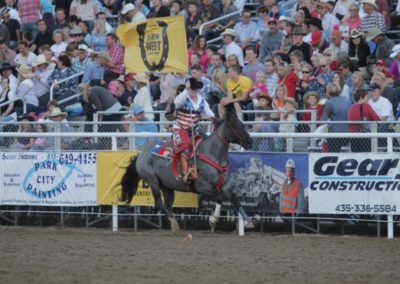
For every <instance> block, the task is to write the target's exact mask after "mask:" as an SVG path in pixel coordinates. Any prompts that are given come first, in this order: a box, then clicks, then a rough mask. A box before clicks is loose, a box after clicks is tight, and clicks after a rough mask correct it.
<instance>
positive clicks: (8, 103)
mask: <svg viewBox="0 0 400 284" xmlns="http://www.w3.org/2000/svg"><path fill="white" fill-rule="evenodd" d="M17 101H22V110H23V112H24V113H26V102H25V100H24V99H23V98H16V99H14V100H11V101H8V102H5V103H2V104H0V108H1V107H3V106H8V105H10V104H12V103H14V102H17Z"/></svg>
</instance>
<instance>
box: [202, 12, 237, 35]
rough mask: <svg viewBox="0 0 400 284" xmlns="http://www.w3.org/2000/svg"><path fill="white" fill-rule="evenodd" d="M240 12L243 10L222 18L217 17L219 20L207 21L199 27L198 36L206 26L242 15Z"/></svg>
mask: <svg viewBox="0 0 400 284" xmlns="http://www.w3.org/2000/svg"><path fill="white" fill-rule="evenodd" d="M242 11H243V10H240V11H236V12H233V13H230V14H228V15H224V16H221V17H219V18H216V19H213V20H210V21H207V22H204V23H202V24H201V25H200V28H199V34H200V35H203V31H204V29H205V27H206V26H208V25H210V24H213V23H217V22H219V21H221V20H225V19H228V18H231V17H233V16H236V15H239V14H241V13H242Z"/></svg>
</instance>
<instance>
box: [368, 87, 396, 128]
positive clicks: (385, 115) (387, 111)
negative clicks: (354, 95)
mask: <svg viewBox="0 0 400 284" xmlns="http://www.w3.org/2000/svg"><path fill="white" fill-rule="evenodd" d="M368 96H369V100H368V103H369V105H370V106H371V107H372V109H373V110H374V111H375V112H376V114H377V115H378V116H379V118H380V119H381V121H393V120H394V115H393V107H392V104H391V102H390V101H389V100H388V99H387V98H385V97H382V96H381V87H380V86H379V85H378V84H377V83H372V84H370V85H369V87H368Z"/></svg>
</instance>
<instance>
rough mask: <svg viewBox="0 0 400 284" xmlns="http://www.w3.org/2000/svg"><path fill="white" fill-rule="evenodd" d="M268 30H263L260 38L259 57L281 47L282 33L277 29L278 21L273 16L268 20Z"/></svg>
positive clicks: (269, 54)
mask: <svg viewBox="0 0 400 284" xmlns="http://www.w3.org/2000/svg"><path fill="white" fill-rule="evenodd" d="M268 24H269V31H268V32H265V33H264V35H263V36H262V38H261V40H260V58H261V59H265V57H266V56H272V55H273V51H274V50H279V49H280V47H281V43H282V39H283V33H282V32H281V31H279V30H278V23H277V22H276V19H275V18H270V19H269V21H268Z"/></svg>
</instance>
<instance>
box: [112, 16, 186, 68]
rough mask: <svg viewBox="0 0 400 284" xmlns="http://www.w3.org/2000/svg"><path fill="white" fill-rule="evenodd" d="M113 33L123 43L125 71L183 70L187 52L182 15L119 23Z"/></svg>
mask: <svg viewBox="0 0 400 284" xmlns="http://www.w3.org/2000/svg"><path fill="white" fill-rule="evenodd" d="M117 35H118V37H119V39H120V41H121V43H122V44H123V45H124V46H125V59H124V62H125V68H126V69H127V72H129V73H141V72H149V71H151V72H160V73H169V72H178V73H179V72H183V73H187V71H188V56H187V54H188V52H187V46H186V44H185V43H186V42H187V40H186V27H185V19H184V17H183V16H173V17H163V18H153V19H148V20H146V21H143V22H139V23H131V24H123V25H120V26H119V27H118V29H117Z"/></svg>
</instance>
